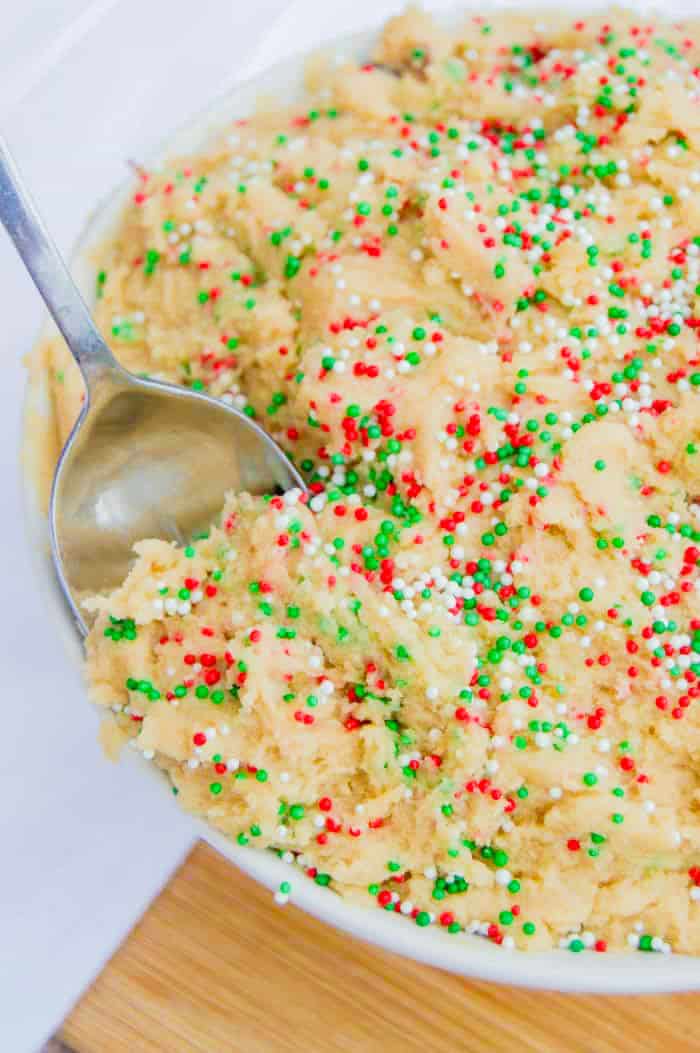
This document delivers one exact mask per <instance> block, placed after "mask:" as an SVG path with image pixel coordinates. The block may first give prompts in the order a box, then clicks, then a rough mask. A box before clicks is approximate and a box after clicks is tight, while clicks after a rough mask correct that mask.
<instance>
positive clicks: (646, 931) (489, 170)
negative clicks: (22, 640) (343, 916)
mask: <svg viewBox="0 0 700 1053" xmlns="http://www.w3.org/2000/svg"><path fill="white" fill-rule="evenodd" d="M697 37H698V25H697V23H696V24H693V25H686V26H681V27H678V26H671V25H670V24H664V23H660V24H655V23H650V22H648V21H647V19H646V16H645V19H644V20H643V21H641V20H640V21H638V20H636V19H635V17H634V16H633V15H631V14H629V13H625V12H622V11H616V12H613V13H612V14H610V13H608V14H606V15H605V16H592V17H580V18H576V19H575V20H574V19H572V18H571V17H570V16H566V17H564V16H561V17H560V16H556V15H553V14H552V13H547V14H531V15H528V16H524V15H518V14H515V13H513V12H509V13H508V14H507V15H505V14H504V15H494V16H493V17H491V16H490V15H489V16H483V17H467V16H465V19H464V23H463V25H462V27H461V29H459V31H453V32H450V33H447V32H445V31H443V30H442V29H441V28H439V26H438V25H437V24H436V23H434V22H433V21H432V20H431V19H430V18H428V17H427V16H425V15H423V14H421V13H420V12H417V11H414V10H409V11H408V12H406V13H405V14H404V15H401V16H399V17H398V18H395V19H393V20H391V21H390V22H389V23H388V24H387V26H386V28H385V29H384V31H383V33H382V35H381V38H380V40H379V42H378V44H377V47H376V54H375V56H374V62H373V63H372V64H368V65H367V66H362V67H360V66H357V65H354V64H345V63H342V62H341V63H337V62H336V61H335V60H334V58H333V56H321V57H319V58H317V59H315V60H314V61H313V62H312V63H311V64H310V66H309V69H308V75H307V80H308V95H307V97H306V99H305V100H304V101H303V102H302V103H299V104H294V105H288V104H286V103H283V102H273V101H269V100H268V101H266V102H264V103H261V104H260V106H259V108H258V111H257V112H256V113H255V114H253V115H252V116H251V117H250V118H249V119H248V120H245V121H235V122H232V123H231V125H230V127H229V128H227V129H226V130H225V133H224V134H223V135H222V136H221V137H220V138H219V139H218V140H217V141H215V142H212V143H211V145H210V147H209V149H207V150H206V151H205V152H202V153H201V154H197V155H194V156H190V157H181V158H176V159H172V160H169V161H168V162H167V163H164V164H163V166H162V167H160V168H158V169H157V170H153V171H149V172H143V173H142V176H141V178H140V180H139V181H138V184H137V185H136V186H135V189H134V195H133V199H132V200H131V202H130V203H129V204H128V206H127V207H126V209H125V211H124V214H123V217H122V219H121V221H120V224H119V226H118V228H117V230H116V232H115V234H114V236H113V238H112V239H111V241H110V242H109V244H108V245H107V246H106V247H105V248H104V251H103V253H102V255H101V259H100V261H99V274H98V278H97V281H98V297H99V298H98V301H97V318H98V321H99V323H100V325H101V327H102V329H103V331H104V332H105V334H106V335H107V336H108V338H109V340H110V342H111V345H112V346H113V348H114V350H115V352H116V353H117V355H118V356H119V358H120V360H121V361H122V362H123V363H124V364H125V365H126V366H127V367H128V368H130V369H132V370H134V371H137V372H145V373H148V374H149V375H150V376H153V377H157V378H167V379H168V380H173V381H177V382H179V383H182V384H185V385H187V386H190V387H194V388H197V389H200V390H205V391H207V392H210V393H211V394H213V395H215V396H219V397H221V398H223V399H225V400H226V401H228V402H230V403H232V404H233V405H236V406H238V407H240V408H242V409H244V410H245V411H246V412H247V413H250V414H251V415H252V416H255V418H256V419H257V420H259V421H260V422H261V423H262V424H263V426H264V427H265V428H267V429H268V430H269V431H270V433H271V434H272V435H273V436H274V437H275V438H276V439H278V440H279V442H280V443H281V444H282V445H283V447H284V448H285V449H286V450H287V452H288V453H289V454H290V456H292V457H293V458H294V460H295V462H296V463H297V464H298V465H299V466H300V467H301V469H302V471H303V472H304V475H305V477H306V479H307V480H308V483H309V486H310V497H309V499H308V500H307V498H306V497H302V495H300V494H299V493H292V494H289V495H286V496H285V497H284V498H282V497H271V498H261V497H257V498H251V497H249V496H247V495H238V496H236V495H230V496H229V497H228V498H227V503H226V507H225V509H224V512H223V516H222V519H221V522H220V523H218V524H216V525H215V526H213V527H212V529H211V531H210V533H209V535H208V536H207V537H204V538H198V539H193V541H192V543H191V544H190V545H189V546H188V547H186V548H177V547H174V546H172V545H170V544H167V543H165V542H163V541H159V540H149V541H144V542H143V543H142V544H140V545H139V546H138V550H137V560H136V563H135V566H134V569H133V571H132V572H131V574H130V575H129V577H128V579H127V580H126V582H125V583H124V585H123V586H122V587H121V588H119V589H118V590H116V592H115V593H114V594H113V595H111V596H109V597H100V598H96V599H94V600H92V601H90V606H91V608H92V609H93V610H95V611H97V615H98V616H97V619H96V623H95V627H94V628H93V630H92V632H91V634H90V638H89V641H88V666H87V671H88V678H89V682H90V686H91V692H92V696H93V698H94V699H95V700H96V701H97V702H98V703H99V704H101V705H103V706H104V707H105V709H106V710H107V711H108V713H109V716H108V720H109V722H110V728H111V730H110V731H109V732H108V735H107V737H108V738H109V739H110V741H111V742H112V745H114V744H115V742H117V741H120V740H127V739H128V740H130V741H131V744H132V745H133V746H134V747H135V748H136V749H139V750H141V751H142V752H143V753H144V755H146V756H147V757H149V758H152V759H153V761H154V763H156V764H157V765H159V766H160V767H161V768H163V769H164V770H165V771H166V772H167V773H168V775H169V777H170V779H171V780H172V785H173V787H174V789H175V791H176V792H177V794H178V796H179V800H180V801H181V802H182V804H183V806H184V807H185V808H187V809H188V810H190V811H192V812H194V813H196V814H198V815H201V816H203V817H204V818H205V819H206V820H207V821H208V822H210V823H212V824H213V825H214V826H216V827H217V828H218V829H219V830H221V831H223V832H224V833H225V834H227V835H228V836H229V837H231V838H232V839H233V840H235V841H238V843H239V844H247V845H250V846H251V847H258V848H266V849H272V850H275V851H277V852H279V853H280V854H282V855H283V856H284V858H286V859H288V860H289V861H290V862H295V863H296V864H297V865H298V866H299V867H301V868H302V869H303V870H304V871H305V872H306V873H309V874H310V875H311V876H312V877H314V878H315V880H316V882H317V883H318V884H319V885H321V886H323V885H328V886H330V887H331V888H332V889H334V890H336V891H337V892H338V893H340V894H341V895H343V896H346V897H350V898H352V899H355V900H358V901H360V902H375V903H376V904H377V905H378V907H379V908H381V909H385V910H396V911H398V912H400V913H402V914H404V915H406V924H411V923H413V924H416V925H418V926H419V927H427V926H429V925H436V926H440V927H444V928H445V929H447V930H448V931H449V932H452V933H454V934H455V938H457V939H459V938H460V935H459V934H460V933H464V932H467V933H476V934H477V935H480V936H482V937H484V938H486V939H490V940H492V941H494V942H496V943H500V944H502V945H504V946H505V947H513V946H515V947H518V948H522V949H542V948H546V947H550V946H563V947H567V948H569V949H570V950H571V951H573V952H580V951H584V952H585V951H592V952H602V951H605V950H606V949H621V948H622V949H624V948H638V949H639V950H641V951H658V952H669V951H670V950H674V951H682V952H696V953H697V952H698V951H700V716H699V713H700V686H699V685H700V680H699V676H700V653H699V652H700V597H699V591H698V565H699V563H700V521H699V513H700V507H699V505H698V500H699V498H700V410H699V402H698V391H699V390H700V342H699V339H698V337H699V335H700V74H699V72H698V68H699V67H700V49H699V48H698V44H697ZM51 353H52V356H53V358H52V364H51V368H52V369H53V371H54V374H59V373H60V377H59V378H58V380H57V382H56V383H55V384H54V393H55V400H56V407H57V419H58V420H59V422H60V426H61V428H62V430H63V432H64V433H65V429H66V428H67V427H68V426H69V424H70V422H71V421H72V419H73V418H74V416H75V413H76V412H77V408H78V405H79V401H80V397H81V393H80V385H79V382H78V381H77V378H76V376H75V374H74V373H73V371H72V369H71V367H70V366H69V364H68V363H67V361H66V354H65V350H64V349H63V348H61V347H58V346H55V347H54V348H53V350H52V352H51ZM202 470H203V471H206V465H203V466H202ZM222 501H223V495H222ZM290 874H291V871H290ZM290 883H291V895H292V897H293V895H294V888H293V875H292V876H291V877H290ZM288 894H289V889H288V888H287V885H286V883H285V886H284V887H283V888H282V889H281V890H280V892H279V895H278V898H279V899H280V900H284V899H285V898H286V897H287V895H288Z"/></svg>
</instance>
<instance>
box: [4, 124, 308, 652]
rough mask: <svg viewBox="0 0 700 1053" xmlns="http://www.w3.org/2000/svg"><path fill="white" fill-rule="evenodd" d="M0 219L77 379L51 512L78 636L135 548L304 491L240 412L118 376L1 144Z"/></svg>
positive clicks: (187, 534) (56, 556) (54, 545)
mask: <svg viewBox="0 0 700 1053" xmlns="http://www.w3.org/2000/svg"><path fill="white" fill-rule="evenodd" d="M0 221H1V222H2V223H3V225H4V227H5V229H6V230H7V232H8V234H9V235H10V237H11V239H12V241H13V242H14V244H15V248H16V249H17V251H18V252H19V254H20V256H21V257H22V260H23V261H24V264H25V266H26V268H27V270H28V271H29V273H30V274H31V276H32V278H33V279H34V283H35V284H36V286H37V288H38V290H39V292H40V293H41V295H42V297H43V299H44V302H45V304H46V306H47V307H48V309H49V311H50V312H51V314H52V316H53V318H54V321H55V322H56V324H57V326H58V328H59V329H60V331H61V332H62V333H63V336H64V337H65V339H66V343H67V344H68V347H69V349H70V351H71V353H72V355H73V358H74V359H75V361H76V362H77V364H78V366H79V368H80V372H81V373H82V375H83V379H84V381H85V387H86V396H85V402H84V404H83V408H82V410H81V412H80V416H79V417H78V420H77V421H76V423H75V425H74V427H73V430H72V432H71V434H70V436H69V438H68V441H67V442H66V445H65V446H64V448H63V452H62V453H61V456H60V459H59V461H58V465H57V466H56V471H55V474H54V479H53V486H52V490H51V502H50V508H49V529H50V535H51V550H52V554H53V560H54V565H55V568H56V573H57V575H58V580H59V584H60V586H61V588H62V590H63V593H64V595H65V598H66V600H67V602H68V604H69V606H70V608H71V611H72V614H73V617H74V618H75V621H76V623H77V626H78V629H79V630H80V632H81V633H82V634H83V635H85V634H86V633H87V631H88V625H87V621H86V617H85V614H84V613H83V611H82V610H81V601H82V600H83V599H84V598H85V597H86V596H90V595H94V594H96V593H99V592H104V591H108V590H110V589H113V588H115V587H116V586H117V585H119V584H120V583H121V582H122V581H123V580H124V578H125V576H126V574H127V572H128V569H129V565H130V563H131V561H132V559H133V553H132V548H133V545H134V543H135V542H136V541H140V540H142V539H143V538H147V537H160V538H165V539H168V540H176V541H179V542H182V541H185V540H188V539H190V538H191V537H192V536H193V535H194V534H195V533H196V532H197V531H199V530H203V529H206V528H207V527H208V526H209V524H210V523H211V522H212V520H214V519H215V518H216V516H217V515H218V514H219V512H220V511H221V508H222V506H223V502H224V496H225V495H226V493H227V492H229V491H230V490H246V491H248V492H250V493H272V492H274V491H275V490H278V491H279V490H280V489H281V490H288V489H290V488H292V487H300V488H302V489H305V486H304V482H303V480H302V478H301V476H300V475H299V473H298V472H297V471H296V469H295V468H294V467H293V466H292V464H291V463H290V462H289V460H288V459H287V458H286V457H285V455H284V454H283V453H282V451H281V450H280V448H279V447H278V446H277V444H276V443H275V442H274V441H273V440H272V439H271V438H270V437H269V435H266V434H265V432H264V431H263V430H262V428H260V427H259V426H258V425H257V424H255V423H254V422H253V421H251V420H250V419H249V418H248V417H246V416H245V414H243V413H241V412H240V411H239V410H236V409H234V408H233V407H231V406H227V405H226V404H225V403H223V402H221V401H219V400H218V399H214V398H211V397H209V396H208V395H202V394H199V393H198V392H194V391H187V390H185V389H184V388H180V387H176V386H175V385H173V384H165V383H161V382H160V381H154V380H142V379H140V378H138V377H135V376H133V374H131V373H128V372H127V371H126V370H125V369H123V368H122V367H121V366H120V365H119V363H118V362H117V361H116V359H115V358H114V356H113V354H112V352H111V351H110V349H109V347H108V346H107V344H106V343H105V341H104V340H103V338H102V336H101V335H100V333H99V332H98V330H97V328H96V326H95V323H94V322H93V320H92V318H91V316H90V312H89V310H88V308H87V306H86V304H85V301H84V300H83V298H82V297H81V295H80V293H79V292H78V289H77V287H76V285H75V283H74V282H73V279H72V278H71V276H70V274H69V273H68V270H67V268H66V266H65V263H64V262H63V260H62V258H61V256H60V255H59V253H58V250H57V249H56V246H55V245H54V244H53V242H52V241H51V239H50V237H49V235H48V233H47V231H46V228H45V227H44V224H43V223H42V221H41V219H40V217H39V215H38V213H37V211H36V209H35V208H34V205H33V204H32V201H31V199H30V197H29V195H28V193H27V191H26V189H25V188H24V186H23V185H22V181H21V178H20V175H19V173H18V171H17V168H16V167H15V164H14V162H13V160H12V158H11V156H10V153H9V151H8V149H7V146H6V145H5V143H4V142H3V140H2V138H1V137H0Z"/></svg>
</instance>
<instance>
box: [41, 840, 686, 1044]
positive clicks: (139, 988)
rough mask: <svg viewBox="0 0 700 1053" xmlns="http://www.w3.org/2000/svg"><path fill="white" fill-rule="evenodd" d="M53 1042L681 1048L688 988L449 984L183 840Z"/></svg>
mask: <svg viewBox="0 0 700 1053" xmlns="http://www.w3.org/2000/svg"><path fill="white" fill-rule="evenodd" d="M62 1038H63V1040H64V1041H65V1042H67V1043H68V1045H69V1046H71V1047H72V1048H73V1049H74V1050H76V1051H77V1053H200V1051H201V1053H243V1051H245V1053H336V1051H337V1053H375V1051H376V1053H380V1051H381V1053H394V1051H396V1053H413V1051H416V1053H417V1051H421V1053H443V1051H444V1053H448V1051H449V1053H458V1051H460V1050H465V1051H469V1053H628V1051H629V1053H632V1051H634V1053H640V1051H641V1053H656V1051H663V1053H685V1051H694V1050H698V1051H700V996H697V995H667V996H658V997H627V998H621V997H616V998H605V997H600V996H571V995H558V994H549V993H547V994H541V993H536V992H527V991H518V990H516V989H515V988H512V987H500V986H496V985H493V984H485V983H471V982H468V981H465V980H461V979H459V978H457V977H455V976H451V975H449V974H447V973H442V972H439V971H438V970H436V969H430V968H428V967H427V966H424V965H418V964H416V963H414V962H411V961H407V960H405V959H402V958H397V957H395V956H394V955H392V954H388V953H385V952H383V951H379V950H377V949H376V948H374V947H370V946H369V945H368V944H365V943H362V942H360V941H358V940H353V939H351V938H350V937H349V936H346V935H343V934H342V933H339V932H336V931H334V930H333V929H330V928H327V927H326V926H324V925H322V924H321V923H320V922H317V921H315V920H314V919H313V918H310V917H309V916H307V915H306V914H303V913H302V912H301V911H300V910H298V909H297V908H295V907H293V906H286V907H284V908H283V909H281V908H279V907H277V906H275V904H274V903H273V901H272V896H271V894H270V893H269V892H268V891H267V890H265V889H263V888H261V887H260V886H259V885H256V884H255V883H254V882H252V881H251V880H250V879H249V878H248V877H246V876H245V875H243V874H242V873H240V871H238V870H236V869H235V868H234V867H233V866H231V864H230V863H228V862H227V861H226V860H225V859H223V858H222V857H220V856H219V855H217V854H216V853H215V852H214V851H212V849H210V848H208V847H206V846H204V845H199V846H197V847H196V848H195V850H194V851H193V852H192V854H191V855H190V857H189V858H188V860H187V861H186V862H185V864H184V866H183V867H182V869H181V870H180V871H179V872H178V874H176V876H175V877H174V879H173V880H172V882H171V883H170V885H169V886H168V887H167V888H166V889H165V891H164V892H163V893H162V894H161V895H160V896H159V898H158V899H157V900H156V902H155V903H154V904H153V906H152V907H151V909H150V910H149V911H148V913H147V914H146V916H145V918H144V919H143V920H142V921H141V922H140V924H139V925H137V927H136V928H135V930H134V931H133V932H132V933H131V935H130V936H129V938H128V939H127V940H126V942H125V943H124V945H123V946H122V947H121V949H120V950H119V951H118V952H117V954H116V955H115V957H114V958H113V959H112V961H111V962H110V963H109V964H108V966H107V967H106V969H105V970H104V972H103V973H102V975H101V976H100V977H99V978H98V980H97V981H96V983H95V984H94V986H93V987H92V988H91V990H90V991H88V992H87V994H86V995H85V996H84V997H83V999H82V1000H81V1001H80V1003H79V1004H78V1005H77V1007H76V1008H75V1009H74V1011H73V1013H72V1014H71V1015H70V1017H69V1018H68V1020H67V1021H66V1023H65V1025H64V1028H63V1032H62Z"/></svg>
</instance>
